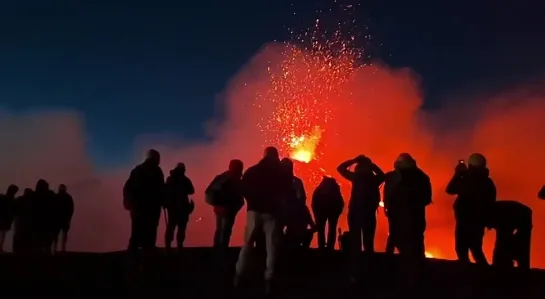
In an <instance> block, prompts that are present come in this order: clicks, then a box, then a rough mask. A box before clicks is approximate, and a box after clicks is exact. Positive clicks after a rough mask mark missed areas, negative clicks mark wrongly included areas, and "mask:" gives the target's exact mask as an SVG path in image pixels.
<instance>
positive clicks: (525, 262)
mask: <svg viewBox="0 0 545 299" xmlns="http://www.w3.org/2000/svg"><path fill="white" fill-rule="evenodd" d="M515 241H516V261H517V264H518V267H519V268H521V269H526V270H529V269H530V251H531V250H530V249H531V242H532V228H531V227H530V228H521V229H519V230H518V232H517V234H516V238H515Z"/></svg>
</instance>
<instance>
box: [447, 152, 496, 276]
mask: <svg viewBox="0 0 545 299" xmlns="http://www.w3.org/2000/svg"><path fill="white" fill-rule="evenodd" d="M489 174H490V171H489V170H488V168H487V165H486V158H485V157H484V155H482V154H479V153H475V154H472V155H470V156H469V158H468V160H467V165H466V163H465V161H463V160H459V161H458V164H457V165H456V168H455V170H454V175H453V177H452V179H451V180H450V182H449V183H448V185H447V190H446V192H447V193H448V194H450V195H456V196H457V197H456V200H455V201H454V206H453V208H454V217H455V219H456V229H455V247H456V255H457V256H458V260H460V261H463V262H467V263H469V252H471V254H472V256H473V259H474V260H475V262H476V263H477V264H481V265H488V261H487V260H486V257H485V255H484V252H483V248H482V247H483V238H484V233H485V226H486V219H487V218H488V217H487V215H488V214H489V213H490V211H491V209H492V205H493V204H494V202H496V186H495V184H494V181H493V180H492V179H491V178H490V176H489Z"/></svg>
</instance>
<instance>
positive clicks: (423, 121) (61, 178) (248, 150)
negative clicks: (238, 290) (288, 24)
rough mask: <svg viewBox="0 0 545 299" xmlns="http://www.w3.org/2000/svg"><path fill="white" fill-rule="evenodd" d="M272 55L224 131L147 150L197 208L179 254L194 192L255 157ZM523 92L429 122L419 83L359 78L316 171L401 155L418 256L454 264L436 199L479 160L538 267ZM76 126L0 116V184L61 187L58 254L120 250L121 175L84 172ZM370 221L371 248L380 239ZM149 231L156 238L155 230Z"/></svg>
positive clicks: (37, 115) (542, 127) (275, 55)
mask: <svg viewBox="0 0 545 299" xmlns="http://www.w3.org/2000/svg"><path fill="white" fill-rule="evenodd" d="M280 50H281V49H280V47H279V46H278V45H275V44H271V45H269V46H267V47H265V48H263V49H262V50H261V51H260V52H259V53H258V54H257V55H256V56H255V57H254V58H253V59H251V60H250V61H249V63H248V64H247V65H246V66H245V67H244V68H243V69H242V70H241V71H240V72H239V73H238V74H237V75H236V76H235V77H234V78H233V79H232V81H231V82H230V84H229V86H228V88H227V89H226V90H225V92H224V101H225V108H226V115H227V117H226V121H225V122H222V123H211V125H210V134H211V135H212V137H213V138H212V140H213V141H212V142H205V143H191V144H185V145H183V146H179V147H173V146H168V144H169V142H168V140H165V142H157V141H155V142H154V144H149V145H147V146H150V147H155V148H157V149H159V150H160V151H161V153H162V155H163V163H162V167H163V170H164V172H165V175H168V171H169V170H170V169H171V168H172V167H173V166H174V165H175V164H176V163H177V162H179V161H183V162H185V163H186V165H187V168H188V175H189V176H190V177H191V178H192V180H193V182H194V184H195V187H196V189H197V194H196V195H195V197H194V199H195V201H196V203H197V207H196V210H195V212H194V214H193V215H192V218H191V220H190V224H189V228H188V237H187V243H188V245H190V246H209V245H211V240H212V233H213V229H214V221H213V215H212V212H211V209H210V208H209V206H207V205H206V204H205V203H204V200H203V191H204V188H205V187H206V185H207V184H208V183H209V182H210V180H211V179H212V178H213V177H214V176H215V175H216V174H217V173H219V172H221V171H223V170H225V169H226V167H227V164H228V162H229V160H230V159H233V158H239V159H242V160H243V161H244V162H245V164H246V165H245V166H249V165H251V164H253V163H255V162H257V160H258V159H259V157H260V154H261V150H262V146H263V144H262V142H261V140H262V138H261V133H260V132H259V128H258V127H257V126H256V123H257V122H258V120H260V119H261V118H263V117H267V116H268V115H266V114H267V109H257V108H255V107H254V106H253V104H254V102H255V98H256V97H255V95H256V93H257V91H258V90H263V89H265V88H267V87H268V85H269V77H268V74H267V65H268V62H280V59H282V57H281V54H280ZM531 92H532V88H531V87H529V86H528V87H527V86H521V87H520V89H518V90H514V91H510V92H508V93H504V94H502V95H501V96H496V97H492V98H484V99H483V98H479V99H476V100H478V101H473V102H472V103H469V104H458V105H456V104H455V102H454V101H451V102H450V103H451V104H450V105H451V106H448V107H445V108H444V109H442V110H440V111H434V112H432V113H431V112H424V111H422V110H421V109H420V106H421V104H422V101H423V100H422V94H421V91H420V88H419V78H418V76H417V75H416V74H414V73H412V72H411V71H410V70H409V69H397V70H394V69H391V68H389V67H388V66H385V65H375V66H372V67H367V68H363V69H361V70H359V71H358V73H357V74H356V76H355V79H354V80H353V82H351V83H350V84H348V85H347V86H346V88H345V89H344V92H343V93H342V94H340V95H338V96H337V98H336V101H337V104H336V109H337V111H336V114H337V116H338V117H337V118H336V119H335V120H334V121H333V122H331V123H330V124H329V126H328V127H327V128H325V130H326V131H325V132H324V134H323V136H322V141H321V142H322V143H323V144H327V151H326V154H325V157H324V158H323V161H322V162H323V163H324V165H325V168H326V170H328V171H329V172H330V173H332V174H334V175H335V173H334V169H335V167H336V166H337V165H338V164H339V163H340V162H342V161H344V160H346V159H349V158H352V157H354V156H356V155H357V154H360V153H364V154H366V155H369V156H370V157H372V158H373V160H375V162H376V163H377V164H379V165H380V166H381V167H382V168H383V169H384V170H389V169H391V167H392V165H393V161H394V159H395V157H396V156H397V155H398V154H399V153H400V152H410V153H411V154H413V156H414V157H415V158H416V159H417V161H418V163H419V165H420V166H421V167H422V168H423V169H424V170H425V171H426V172H428V174H429V175H430V177H431V178H432V183H433V187H434V204H433V205H431V206H430V207H429V208H428V214H427V215H428V230H427V233H426V245H427V248H428V249H429V250H430V251H431V252H433V253H434V255H436V256H440V257H446V258H455V255H454V250H453V247H454V238H453V233H454V219H453V213H452V200H453V198H450V197H449V196H447V195H446V194H445V193H444V190H445V185H446V183H447V182H448V180H449V178H450V176H451V174H452V171H453V168H454V166H455V165H456V161H457V160H458V159H461V158H467V156H468V155H469V154H470V153H472V152H482V153H484V154H485V155H486V156H487V158H488V160H489V166H490V170H491V176H492V177H493V179H494V180H495V182H496V185H497V187H498V196H499V198H500V199H514V200H518V201H521V202H523V203H525V204H527V205H529V206H531V207H532V208H533V209H534V232H533V244H532V259H533V262H532V265H533V266H534V267H545V253H543V252H545V242H542V240H541V239H542V236H544V235H545V223H544V222H543V220H542V219H544V218H545V213H544V208H543V207H542V205H545V202H540V201H538V200H537V199H536V193H537V191H538V189H539V188H540V187H541V185H542V184H543V183H545V180H543V179H542V176H541V171H542V169H545V155H543V154H542V151H543V149H544V148H545V144H544V143H545V141H543V138H542V136H545V119H544V118H543V117H542V115H541V114H542V112H540V111H543V110H542V109H544V108H545V104H543V101H542V100H543V99H542V98H540V97H539V96H535V94H532V93H531ZM475 103H478V104H475ZM83 125H84V124H83V122H82V120H81V118H80V115H79V114H78V113H77V112H74V111H34V112H28V113H23V114H16V113H13V112H11V111H0V140H2V144H1V147H2V150H3V155H2V157H0V182H2V184H3V185H2V186H5V187H7V185H8V184H10V183H15V184H18V185H19V186H20V187H23V188H24V187H33V186H34V184H35V182H36V180H37V179H38V178H46V179H47V180H48V181H49V182H50V184H51V186H52V187H54V188H56V185H58V184H59V183H66V184H67V185H68V188H69V191H70V192H71V193H72V194H73V196H74V198H75V201H76V212H75V215H74V219H73V224H72V232H71V239H70V241H69V249H70V250H75V251H113V250H122V249H124V248H125V247H126V244H127V240H128V234H129V218H128V215H127V213H126V212H125V211H124V210H123V207H122V198H121V189H122V185H123V182H124V180H125V179H126V176H127V175H128V173H129V171H130V168H131V167H132V166H126V167H120V168H119V169H116V170H115V171H108V172H100V171H98V170H97V169H95V168H94V166H93V162H92V161H91V159H90V157H89V155H88V153H87V151H86V144H85V141H86V136H84V131H83ZM139 150H142V152H143V151H144V148H142V149H139ZM138 162H139V161H135V163H138ZM296 172H297V169H296ZM340 182H341V183H342V182H343V181H342V180H340ZM344 185H346V184H344ZM5 187H2V188H5ZM343 188H344V189H343V190H344V191H347V187H346V186H343ZM311 191H312V190H307V192H309V193H310V192H311ZM347 195H348V194H347ZM346 198H348V196H346ZM243 214H244V213H241V215H240V216H239V217H238V220H237V223H236V227H235V232H234V237H233V238H234V239H233V240H234V241H233V243H234V244H235V245H238V244H240V242H241V239H242V228H243V225H244V215H243ZM381 216H382V215H379V222H380V228H379V234H378V235H379V237H377V247H378V248H380V247H381V242H383V241H384V237H385V236H386V230H385V225H384V224H385V220H384V217H381ZM159 230H160V231H159V232H160V233H159V236H162V232H163V231H164V227H163V225H161V227H160V228H159ZM493 237H494V236H493V232H489V233H487V237H486V245H485V248H486V250H487V255H488V257H489V258H490V256H491V249H492V246H493ZM159 243H160V244H162V238H161V237H159ZM8 245H9V244H8Z"/></svg>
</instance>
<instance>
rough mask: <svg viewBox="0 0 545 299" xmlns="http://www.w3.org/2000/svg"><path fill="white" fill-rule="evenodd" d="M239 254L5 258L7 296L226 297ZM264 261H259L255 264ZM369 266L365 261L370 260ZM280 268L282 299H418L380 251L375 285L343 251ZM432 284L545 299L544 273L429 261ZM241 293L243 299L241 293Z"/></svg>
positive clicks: (442, 295) (442, 292) (478, 294)
mask: <svg viewBox="0 0 545 299" xmlns="http://www.w3.org/2000/svg"><path fill="white" fill-rule="evenodd" d="M237 253H238V249H233V250H232V252H230V255H229V256H228V258H226V259H225V261H226V263H225V264H226V265H225V267H221V266H219V265H220V263H218V259H217V258H216V257H215V256H214V254H213V252H212V250H211V249H207V248H191V249H186V250H185V251H184V252H182V253H181V254H167V253H165V252H161V253H159V254H158V255H157V256H154V257H151V258H148V259H147V263H146V264H145V265H144V266H141V265H142V263H137V262H134V261H133V260H132V259H130V258H129V257H128V256H127V255H126V254H125V253H119V252H118V253H106V254H90V253H68V254H65V255H59V256H55V257H50V258H44V257H42V258H38V257H34V258H28V257H27V258H22V257H16V256H11V255H5V256H0V284H1V285H0V292H1V293H0V294H1V296H2V298H40V297H41V298H93V299H97V298H100V297H102V298H104V299H105V298H113V297H112V296H115V297H116V298H146V297H150V298H151V297H154V298H161V297H163V298H165V297H177V298H211V299H213V298H227V297H228V295H231V294H230V292H229V287H228V286H229V285H230V284H231V281H232V271H233V268H234V263H235V261H236V255H237ZM258 260H259V259H258V257H256V263H255V264H256V265H258V264H260V263H257V261H258ZM363 262H365V259H364V260H363ZM282 264H283V266H282V267H281V268H280V272H281V273H282V275H281V278H282V279H281V281H280V282H279V288H280V289H279V296H278V298H313V299H320V298H331V299H339V298H411V297H413V296H409V295H408V294H407V292H406V291H405V290H404V289H402V288H401V287H399V285H398V283H397V282H396V281H395V280H393V281H392V279H393V278H395V277H396V274H395V273H396V269H397V264H398V260H397V258H395V257H389V256H385V255H383V254H377V255H376V256H374V257H372V258H371V259H369V260H367V263H365V264H364V265H362V267H363V268H364V269H368V271H366V272H367V273H366V275H367V276H368V277H371V279H370V280H368V283H366V284H363V283H358V284H357V285H352V284H350V282H349V279H348V276H347V274H346V272H347V271H346V267H347V263H346V262H345V261H344V258H343V256H342V255H341V253H339V252H335V253H329V254H324V253H321V252H318V251H315V250H311V251H309V252H307V253H305V254H302V255H299V256H297V257H296V258H291V259H289V260H288V259H285V260H284V261H283V263H282ZM425 270H426V271H425V273H426V276H425V278H424V281H425V284H426V287H425V288H424V289H425V290H424V293H423V294H422V295H421V296H419V297H420V298H439V299H447V298H544V296H545V272H543V271H540V270H532V271H531V272H530V273H523V272H519V271H509V272H504V273H499V272H498V271H494V270H492V269H490V268H487V269H482V268H478V267H474V266H471V267H467V266H465V267H464V266H463V265H459V264H457V263H456V262H451V261H442V260H428V261H427V264H426V269H425ZM258 271H259V269H258V267H257V266H256V269H253V271H251V273H252V275H251V277H250V278H251V286H250V287H249V290H248V291H247V294H246V295H244V298H256V299H261V298H264V296H263V295H261V294H260V293H259V290H260V289H261V288H260V286H261V284H260V282H261V279H260V278H261V274H260V273H259V272H258ZM237 296H240V295H237Z"/></svg>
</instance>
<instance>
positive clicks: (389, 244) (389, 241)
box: [383, 163, 398, 254]
mask: <svg viewBox="0 0 545 299" xmlns="http://www.w3.org/2000/svg"><path fill="white" fill-rule="evenodd" d="M397 169H398V165H397V163H394V170H393V171H389V172H387V173H386V174H385V176H384V177H385V179H384V182H385V185H386V182H388V181H392V180H393V179H394V178H395V176H396V170H397ZM384 201H385V199H384V198H383V202H384ZM384 214H385V215H386V218H388V237H387V238H386V248H385V250H384V251H385V252H386V253H387V254H394V252H395V249H396V248H397V244H396V241H395V235H392V223H391V221H390V216H389V213H388V209H386V206H385V207H384ZM393 233H394V234H395V229H394V232H393Z"/></svg>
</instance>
